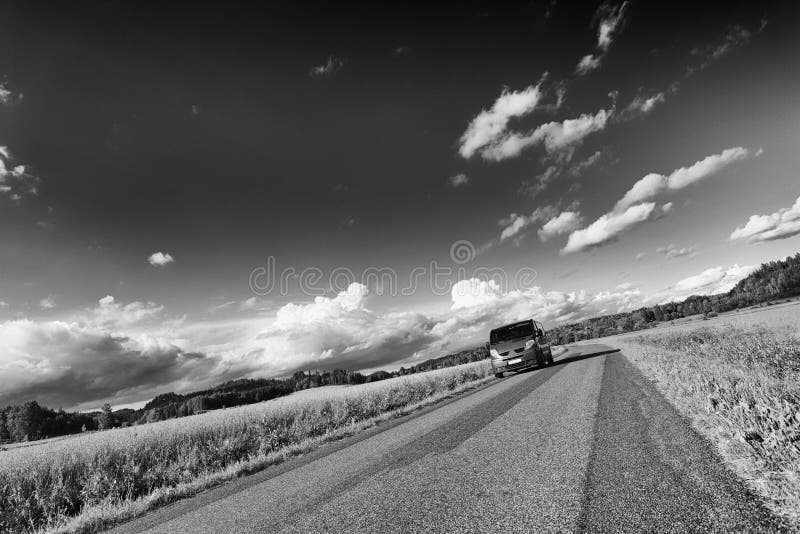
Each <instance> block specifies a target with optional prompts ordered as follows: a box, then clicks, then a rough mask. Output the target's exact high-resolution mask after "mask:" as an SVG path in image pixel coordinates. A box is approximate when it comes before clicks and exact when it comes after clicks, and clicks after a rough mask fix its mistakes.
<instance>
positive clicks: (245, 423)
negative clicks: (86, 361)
mask: <svg viewBox="0 0 800 534" xmlns="http://www.w3.org/2000/svg"><path fill="white" fill-rule="evenodd" d="M490 371H491V369H490V367H489V364H488V362H477V363H472V364H466V365H461V366H458V367H451V368H448V369H442V370H439V371H431V372H427V373H421V374H415V375H409V376H405V377H400V378H394V379H390V380H385V381H381V382H375V383H370V384H364V385H361V386H350V387H341V388H334V389H327V388H323V389H320V390H318V391H315V393H316V394H314V395H311V394H309V395H305V396H302V397H292V396H290V397H283V398H280V399H276V400H273V401H267V402H263V403H260V404H253V405H249V406H243V407H240V408H234V409H228V410H217V411H214V412H209V413H207V414H203V415H197V416H193V417H187V418H183V419H173V420H169V421H163V422H160V423H153V424H149V425H143V426H138V427H132V428H124V429H115V430H110V431H106V432H98V433H94V434H91V435H88V436H81V437H75V438H71V439H65V440H61V441H57V442H53V443H46V444H43V445H40V446H36V447H28V448H22V449H16V450H10V451H5V452H0V531H2V532H8V531H11V532H19V531H38V530H42V531H56V532H63V531H67V532H88V531H95V530H98V529H101V528H103V527H106V526H108V525H110V524H112V523H114V522H117V521H120V520H122V519H126V518H129V517H132V516H134V515H137V514H141V513H142V512H144V511H146V510H148V509H150V508H153V507H155V506H157V505H159V504H162V503H165V502H169V501H172V500H175V499H176V498H180V497H185V496H189V495H192V494H195V493H197V492H198V491H202V490H203V489H205V488H208V487H210V486H213V485H216V484H219V483H220V482H222V481H224V480H228V479H231V478H234V477H236V476H239V475H241V474H245V473H250V472H253V471H256V470H259V469H262V468H264V467H266V466H268V465H271V464H275V463H279V462H281V461H283V460H285V459H286V458H288V457H291V456H294V455H297V454H300V453H302V452H305V451H307V450H310V449H311V448H313V447H315V446H317V445H319V444H320V443H323V442H325V441H329V440H331V439H337V438H339V437H343V436H345V435H348V434H352V433H354V432H357V431H358V430H361V429H364V428H366V427H369V426H372V425H374V424H376V423H377V422H379V421H381V420H384V419H388V418H390V417H393V416H394V415H397V414H399V413H403V412H407V411H410V410H413V409H415V408H416V407H418V406H420V405H421V404H423V403H428V402H432V401H435V400H437V399H439V398H442V397H445V396H447V395H450V394H452V393H454V392H458V391H461V390H464V389H466V388H469V387H472V386H474V385H477V384H479V383H481V382H482V381H485V380H489V379H490V377H491V374H490Z"/></svg>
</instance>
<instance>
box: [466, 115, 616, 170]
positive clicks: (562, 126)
mask: <svg viewBox="0 0 800 534" xmlns="http://www.w3.org/2000/svg"><path fill="white" fill-rule="evenodd" d="M612 113H613V110H605V109H601V110H599V111H598V112H597V113H595V114H593V115H592V114H586V113H585V114H583V115H581V116H580V117H578V118H575V119H566V120H564V121H560V122H559V121H552V122H548V123H545V124H542V125H540V126H539V127H537V128H536V129H535V130H533V131H532V132H530V133H528V134H518V133H511V134H507V135H506V136H505V137H503V138H502V139H499V140H498V141H496V142H495V143H494V144H492V145H490V146H488V147H486V148H485V149H484V150H483V151H482V152H481V155H482V156H483V158H484V159H487V160H492V161H501V160H504V159H508V158H513V157H516V156H518V155H519V154H520V153H521V152H522V151H523V150H525V149H526V148H528V147H530V146H534V145H538V144H544V146H545V149H546V150H547V153H548V154H554V153H556V152H559V151H563V150H566V149H571V148H574V147H577V146H579V145H580V144H581V143H582V142H583V140H584V138H586V137H587V136H588V135H589V134H591V133H594V132H597V131H600V130H602V129H603V128H605V127H606V123H607V122H608V119H609V117H610V116H611V114H612Z"/></svg>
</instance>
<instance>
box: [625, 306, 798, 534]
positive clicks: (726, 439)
mask: <svg viewBox="0 0 800 534" xmlns="http://www.w3.org/2000/svg"><path fill="white" fill-rule="evenodd" d="M609 339H611V340H612V343H613V344H614V345H616V346H619V347H621V348H622V349H623V352H624V354H625V355H626V356H627V357H628V358H629V359H630V360H631V361H632V362H633V363H635V364H636V366H637V367H638V368H639V369H640V370H641V371H642V373H643V374H644V375H645V376H646V377H647V378H649V379H650V380H652V381H653V382H654V383H655V385H656V387H657V388H658V389H659V390H660V391H661V392H662V393H663V394H664V395H665V396H666V398H667V399H668V400H669V401H670V402H671V403H672V404H673V405H674V406H675V407H676V408H677V409H678V411H679V412H680V413H681V414H682V415H684V416H685V417H687V418H688V419H689V421H691V423H692V425H693V426H694V427H695V429H696V430H698V431H699V432H700V433H701V434H702V435H704V436H705V437H706V438H708V439H709V440H710V441H711V442H712V443H713V444H714V445H715V446H716V447H717V449H718V451H719V453H720V454H721V456H722V458H723V459H724V460H725V462H726V463H727V464H728V466H729V467H730V468H731V469H732V470H733V471H734V472H736V473H737V474H738V475H739V476H740V477H742V478H743V479H744V480H745V481H746V482H747V483H748V485H749V486H750V487H751V488H752V489H753V490H755V491H756V492H757V493H758V494H760V495H761V496H763V497H764V498H765V500H766V502H767V504H768V506H769V507H770V508H771V509H772V510H773V511H775V512H776V513H778V514H779V515H781V516H783V517H785V518H787V519H789V520H790V521H792V522H793V523H794V524H795V525H800V306H797V304H796V303H791V304H785V305H781V306H780V307H778V306H776V307H768V308H762V309H758V310H747V311H742V312H739V313H729V314H726V315H724V316H720V317H716V318H714V319H711V320H708V321H699V322H691V323H686V324H683V325H665V326H664V327H662V328H658V329H655V330H652V331H647V332H638V333H633V334H626V335H622V336H615V337H613V338H609Z"/></svg>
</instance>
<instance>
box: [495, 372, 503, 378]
mask: <svg viewBox="0 0 800 534" xmlns="http://www.w3.org/2000/svg"><path fill="white" fill-rule="evenodd" d="M494 377H495V378H503V373H495V374H494Z"/></svg>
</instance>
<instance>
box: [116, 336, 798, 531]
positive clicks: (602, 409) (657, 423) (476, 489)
mask: <svg viewBox="0 0 800 534" xmlns="http://www.w3.org/2000/svg"><path fill="white" fill-rule="evenodd" d="M784 529H785V527H783V526H782V524H781V523H780V522H779V520H778V519H776V518H775V517H774V516H773V515H771V514H770V513H769V512H768V511H767V510H766V508H764V507H763V506H762V505H761V504H760V502H759V501H758V500H757V499H756V498H755V497H754V496H753V495H752V494H751V493H750V492H749V491H748V490H747V489H746V488H745V486H744V484H743V483H742V482H741V481H739V480H738V479H737V478H736V477H735V476H734V475H732V474H731V473H730V472H729V471H727V470H726V469H725V468H724V467H723V465H722V464H721V461H720V460H719V458H718V457H717V456H716V454H715V453H714V451H713V449H712V448H711V446H710V445H709V444H708V442H706V441H704V440H703V439H701V438H700V437H699V436H698V435H697V434H695V433H694V431H692V430H691V428H690V427H689V426H688V424H687V423H686V422H685V421H684V420H683V419H682V418H681V417H680V416H679V415H678V413H677V412H676V411H675V410H674V409H673V408H672V407H671V406H670V405H669V404H668V403H667V402H666V401H665V400H664V398H663V397H661V396H660V394H658V392H657V391H656V390H655V389H654V387H653V386H652V385H651V384H650V383H649V382H648V381H647V380H645V379H644V378H643V377H642V376H641V374H640V373H639V372H638V371H637V370H636V369H635V368H634V367H633V366H632V365H631V364H630V363H629V362H628V361H627V360H626V359H625V357H624V356H623V355H622V354H620V353H619V352H615V351H613V350H612V349H610V348H609V347H607V346H605V345H583V346H575V347H571V348H570V349H569V350H567V351H566V352H565V353H563V354H562V355H561V356H560V357H558V359H557V361H556V365H554V366H552V367H548V368H544V369H541V370H536V371H530V372H526V373H521V374H517V375H512V376H508V377H507V378H504V379H502V380H498V381H494V382H492V383H491V384H490V385H488V386H485V387H482V388H479V389H477V390H475V391H474V392H472V393H470V394H467V395H463V396H460V397H457V398H455V399H453V400H451V401H449V402H445V403H440V404H438V405H436V406H434V407H431V408H428V409H426V410H423V411H421V412H418V413H417V414H416V415H413V416H410V417H404V418H401V419H397V420H395V421H394V422H392V423H389V424H386V425H381V426H380V427H378V428H377V429H374V430H372V431H369V432H366V433H364V434H362V435H359V436H354V437H352V438H349V439H346V440H343V441H341V442H338V443H335V444H331V445H328V446H326V447H323V448H321V449H319V450H318V451H316V452H315V453H312V454H310V455H307V456H305V457H302V458H298V459H295V460H292V461H290V462H287V463H286V464H283V465H281V466H277V467H275V468H270V469H267V470H266V471H264V472H261V473H258V474H256V475H253V476H251V477H247V478H243V479H240V480H238V481H235V482H233V483H231V484H228V485H226V486H223V487H220V488H217V489H214V490H211V491H208V492H206V493H203V494H201V495H199V496H197V497H195V498H193V499H189V500H186V501H182V502H178V503H175V504H173V505H171V506H168V507H165V508H163V509H161V510H159V511H156V512H154V513H151V514H149V515H147V516H144V517H142V518H139V519H136V520H134V521H131V522H129V523H126V524H123V525H121V526H119V527H118V528H117V529H116V530H115V532H120V533H132V532H145V531H147V532H175V533H179V532H180V533H183V532H227V533H232V532H324V531H329V532H376V531H380V532H532V531H554V530H558V531H592V532H594V531H617V532H619V531H641V530H645V531H672V532H697V531H731V530H733V531H762V532H763V531H779V530H784Z"/></svg>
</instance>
